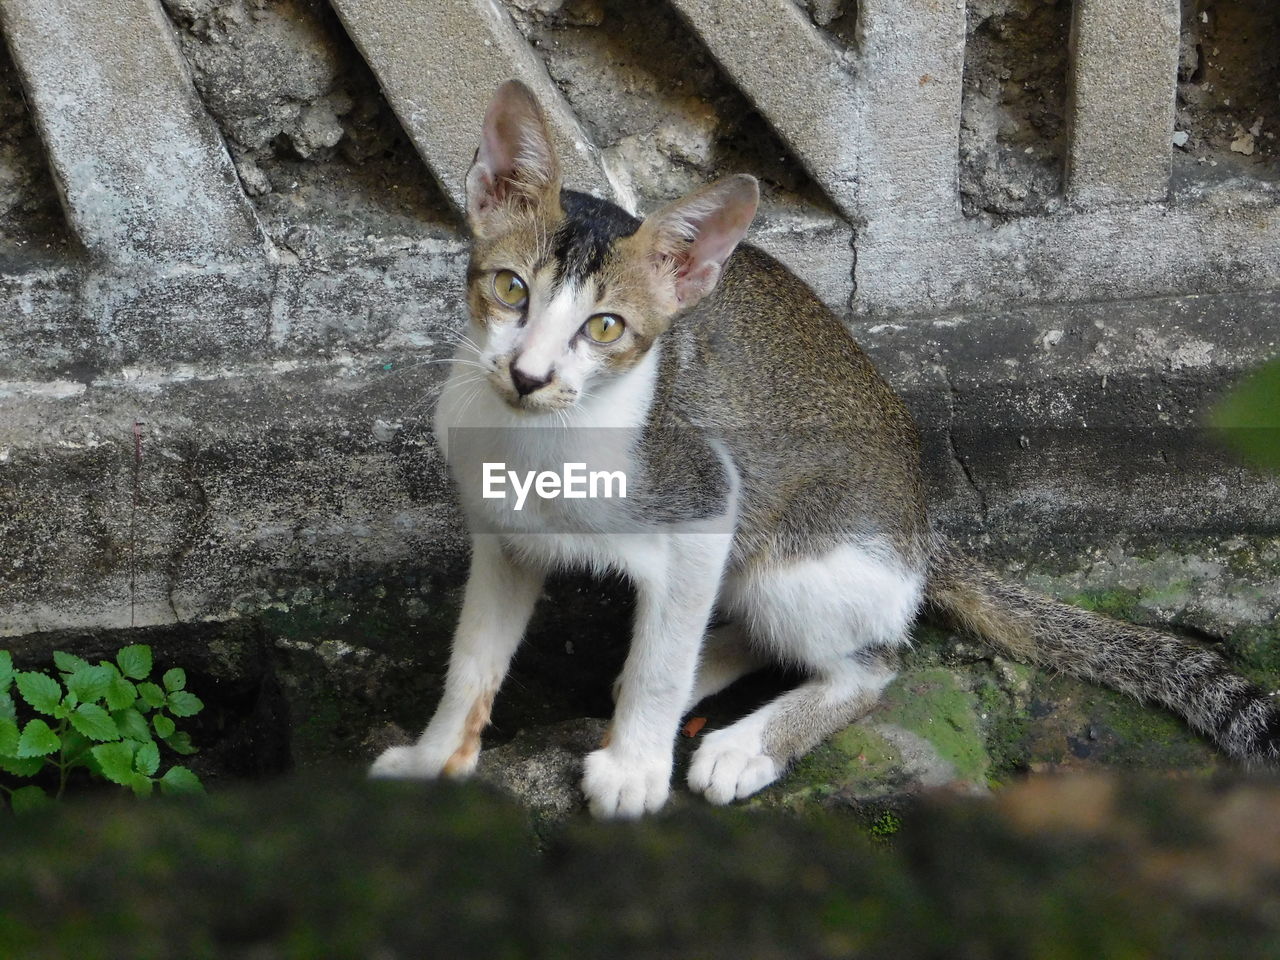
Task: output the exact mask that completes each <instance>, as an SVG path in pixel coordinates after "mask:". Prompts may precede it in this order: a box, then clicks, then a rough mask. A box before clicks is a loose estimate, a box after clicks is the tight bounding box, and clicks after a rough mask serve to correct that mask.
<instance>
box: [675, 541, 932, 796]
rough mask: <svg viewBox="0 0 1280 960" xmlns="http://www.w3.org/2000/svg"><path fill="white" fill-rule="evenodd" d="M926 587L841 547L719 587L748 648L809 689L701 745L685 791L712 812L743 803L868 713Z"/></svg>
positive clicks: (856, 549)
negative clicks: (801, 675)
mask: <svg viewBox="0 0 1280 960" xmlns="http://www.w3.org/2000/svg"><path fill="white" fill-rule="evenodd" d="M923 589H924V577H923V574H922V573H914V572H912V571H910V570H909V569H907V567H906V565H905V564H903V563H902V562H901V561H899V560H897V559H896V558H895V557H894V556H893V555H892V554H891V553H887V552H885V551H883V550H875V549H869V548H867V547H865V546H860V545H853V544H848V545H844V546H841V547H838V548H836V549H835V550H832V551H830V552H828V553H827V554H825V555H823V556H821V557H815V558H811V559H808V560H801V561H793V562H790V563H787V564H785V565H777V566H771V567H761V568H755V569H752V570H751V571H750V572H749V573H744V574H740V575H737V576H735V577H732V578H729V579H728V580H726V583H725V589H724V591H723V594H722V600H723V602H724V605H725V607H726V609H727V611H728V612H729V613H730V615H732V616H734V617H735V618H736V619H738V620H739V622H741V623H744V624H745V625H746V628H747V629H749V630H750V631H751V635H752V638H753V639H754V640H756V641H757V642H759V643H762V644H764V645H765V647H766V648H768V649H769V651H770V652H771V653H772V654H774V655H775V656H776V657H777V658H778V659H779V660H780V661H782V662H784V663H789V664H792V665H795V666H798V667H800V668H801V669H803V670H804V671H806V672H807V673H808V674H809V679H808V680H807V681H805V682H804V683H802V684H801V685H800V686H798V687H796V688H795V689H793V690H790V691H788V692H787V693H784V694H782V695H781V696H780V697H778V698H776V699H775V700H773V701H771V702H770V703H767V704H765V705H764V706H763V707H760V708H759V709H758V710H756V711H755V712H753V713H751V714H749V715H747V716H746V717H744V718H743V719H741V720H739V721H738V722H736V723H734V724H732V725H730V726H729V727H726V728H725V729H723V730H716V731H712V732H711V733H709V734H707V735H706V736H705V738H704V739H703V742H702V744H701V746H699V748H698V750H697V752H696V753H695V754H694V757H693V761H692V763H691V764H690V767H689V776H688V779H689V786H690V787H691V788H692V789H693V790H694V791H695V792H698V793H702V794H704V795H706V797H707V799H709V800H711V801H712V802H713V803H729V802H730V801H732V800H735V799H741V798H743V797H747V796H750V795H751V794H753V793H755V792H756V791H758V790H760V789H762V788H763V787H765V786H767V785H768V784H770V783H772V782H773V781H774V780H776V779H777V778H778V777H779V776H781V775H782V773H783V772H784V771H785V770H786V769H787V767H788V766H789V765H790V764H791V763H792V762H793V761H795V760H796V759H798V758H799V757H802V756H804V754H806V753H807V752H809V751H810V750H811V749H813V748H814V747H815V746H817V745H818V744H819V743H821V742H822V741H823V740H825V739H826V738H827V737H829V736H830V735H831V734H833V733H835V732H836V731H837V730H840V729H841V728H843V727H845V726H847V725H848V724H850V723H852V722H853V721H854V720H856V719H858V717H860V716H862V715H864V714H865V713H867V712H868V711H869V710H870V709H871V708H872V707H873V706H874V705H875V703H876V701H877V699H879V696H880V693H881V691H882V690H884V688H885V687H886V686H887V685H888V683H889V682H890V681H891V680H892V679H893V677H894V669H895V661H896V656H895V653H894V648H896V647H898V646H899V645H901V644H903V643H905V642H906V640H907V636H908V631H909V630H910V627H911V624H912V623H913V622H914V620H915V617H916V613H917V611H918V610H919V607H920V602H921V598H922V596H923Z"/></svg>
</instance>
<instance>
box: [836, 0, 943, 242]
mask: <svg viewBox="0 0 1280 960" xmlns="http://www.w3.org/2000/svg"><path fill="white" fill-rule="evenodd" d="M858 36H859V39H860V43H859V49H858V51H857V58H856V69H857V76H858V80H857V93H858V102H859V105H860V107H861V110H862V124H861V126H860V127H859V136H860V138H861V142H860V143H859V144H858V149H859V151H860V152H861V155H862V161H861V165H860V170H861V171H862V178H861V183H860V193H861V198H862V212H863V215H864V216H865V217H866V219H867V220H885V219H893V220H900V219H919V220H935V221H948V220H954V219H956V218H957V217H959V215H960V192H959V187H958V159H959V154H960V122H959V118H960V97H961V86H962V83H963V79H964V40H965V5H964V2H963V0H931V2H929V3H920V2H915V0H906V2H904V0H861V2H860V3H859V5H858Z"/></svg>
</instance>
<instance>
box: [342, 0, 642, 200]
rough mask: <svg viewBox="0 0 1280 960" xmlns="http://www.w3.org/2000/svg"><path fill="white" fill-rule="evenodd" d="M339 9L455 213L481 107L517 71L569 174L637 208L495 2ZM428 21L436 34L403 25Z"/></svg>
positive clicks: (356, 0)
mask: <svg viewBox="0 0 1280 960" xmlns="http://www.w3.org/2000/svg"><path fill="white" fill-rule="evenodd" d="M334 8H335V9H336V10H337V11H338V13H339V15H340V16H341V17H342V20H343V23H344V24H345V25H346V27H347V30H348V31H349V32H350V34H351V37H352V39H353V40H355V42H356V45H357V46H358V47H359V48H360V51H361V53H363V54H364V57H365V59H366V60H367V61H368V62H369V64H370V66H371V67H372V68H373V71H374V73H376V74H377V75H378V79H379V81H380V82H381V84H382V88H383V90H384V91H385V93H386V96H387V99H388V101H389V102H390V103H391V105H392V107H393V108H395V110H396V112H397V114H398V115H399V117H400V120H401V122H402V123H403V124H404V126H405V129H406V131H407V132H408V133H409V136H410V137H411V138H412V139H413V141H414V143H415V145H416V146H417V148H418V151H419V153H421V154H422V156H423V157H424V158H425V159H426V161H427V163H428V164H430V166H431V169H432V171H433V172H434V173H435V175H436V178H437V179H438V180H439V181H440V183H441V184H442V185H443V186H444V188H445V191H446V193H447V194H448V195H449V197H450V198H451V199H452V200H453V202H454V204H455V206H457V207H458V208H459V209H462V208H463V207H465V205H466V199H465V195H464V194H465V190H464V178H465V177H466V173H467V169H468V168H469V167H470V166H471V160H472V157H473V156H474V154H475V144H476V131H477V130H479V129H480V122H481V120H482V119H483V118H484V111H485V107H486V106H487V105H488V103H489V98H490V97H492V96H493V91H494V90H496V89H497V88H498V86H499V85H500V84H501V83H503V82H504V81H506V80H509V79H511V78H512V77H515V78H517V79H520V80H522V81H524V82H525V83H526V84H527V85H528V86H529V87H530V88H531V89H532V90H533V91H534V92H535V94H537V96H538V99H539V101H540V102H541V103H542V106H543V109H544V111H545V112H546V113H547V117H548V119H549V121H550V123H551V126H552V128H553V130H554V132H555V135H556V140H557V145H558V146H559V148H560V157H561V164H562V165H563V168H564V171H565V176H566V178H567V179H570V180H572V181H573V182H575V183H578V184H581V185H582V188H583V189H587V190H590V191H592V192H595V193H597V194H600V195H602V196H609V197H610V198H611V199H614V200H616V201H618V202H619V203H620V204H621V205H622V206H624V207H627V208H628V209H635V196H634V194H633V193H632V190H631V188H630V185H629V184H628V182H627V180H626V177H625V174H624V173H623V172H622V171H619V170H616V169H605V168H604V167H603V166H602V165H601V163H600V157H599V155H598V153H597V151H596V148H595V146H594V145H593V144H592V143H591V141H590V139H589V138H588V137H587V136H586V134H585V133H584V132H583V130H582V128H581V127H580V125H579V124H578V120H577V118H576V117H575V116H574V114H573V112H572V110H570V109H569V108H568V106H567V105H566V104H565V102H564V100H563V98H562V97H561V95H560V94H559V92H558V91H557V90H556V89H555V87H554V86H553V85H552V84H551V83H550V82H549V80H548V79H547V76H546V73H545V72H544V71H543V70H542V68H541V64H540V63H539V62H538V58H537V57H536V56H535V55H534V54H533V52H532V51H531V50H530V49H529V47H528V46H527V45H526V44H525V42H524V39H523V37H522V36H521V35H520V32H519V31H518V30H517V29H516V27H515V25H514V24H513V23H512V22H511V19H510V17H509V16H508V15H507V14H506V12H505V10H504V9H503V8H502V7H501V6H499V4H498V2H497V0H448V2H445V3H439V2H436V3H429V2H426V0H390V2H387V0H336V2H335V3H334ZM427 23H430V24H431V29H430V30H417V29H406V24H427Z"/></svg>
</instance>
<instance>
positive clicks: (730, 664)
mask: <svg viewBox="0 0 1280 960" xmlns="http://www.w3.org/2000/svg"><path fill="white" fill-rule="evenodd" d="M769 662H770V661H769V658H768V657H766V656H765V655H764V654H762V653H761V652H760V651H758V650H756V649H755V648H754V647H752V646H751V644H750V643H749V642H748V640H747V637H746V634H745V633H744V632H743V630H742V628H741V627H740V626H739V625H738V624H736V623H726V624H722V625H721V626H718V627H716V628H715V629H714V630H712V631H710V632H709V633H708V634H707V638H706V640H704V641H703V643H702V651H701V653H700V654H699V657H698V673H697V675H696V677H695V678H694V685H693V693H692V694H690V695H689V700H688V702H687V703H686V704H685V708H684V711H685V713H688V712H689V711H690V710H692V709H693V708H694V707H696V706H697V705H698V704H699V703H701V702H702V701H703V700H705V699H707V697H711V696H714V695H715V694H717V693H719V692H720V691H721V690H724V689H725V688H726V687H728V686H730V685H732V684H733V683H734V682H735V681H737V680H740V679H741V678H742V677H745V676H746V675H747V674H749V673H755V672H756V671H757V670H760V669H763V668H764V667H765V666H767V665H768V664H769Z"/></svg>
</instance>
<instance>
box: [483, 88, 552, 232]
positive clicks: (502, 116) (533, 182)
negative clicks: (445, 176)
mask: <svg viewBox="0 0 1280 960" xmlns="http://www.w3.org/2000/svg"><path fill="white" fill-rule="evenodd" d="M552 144H553V141H552V139H551V131H550V130H549V129H548V127H547V121H546V118H545V117H544V116H543V114H542V108H541V107H540V106H538V101H537V100H535V99H534V96H533V94H532V93H531V92H530V91H529V88H528V87H526V86H525V85H524V84H523V83H521V82H520V81H518V80H508V81H507V82H506V83H504V84H503V85H502V86H500V87H499V88H498V90H497V92H496V93H495V94H494V95H493V99H492V100H491V101H490V102H489V109H488V110H487V111H486V112H485V115H484V127H483V130H482V131H481V134H480V147H479V149H478V150H476V158H475V161H474V162H473V163H472V164H471V169H470V170H468V171H467V221H468V223H470V225H471V229H472V230H473V231H474V232H475V234H476V235H477V236H481V237H483V236H493V235H495V234H498V233H501V232H503V231H504V230H505V229H506V227H507V226H509V224H510V219H511V217H512V215H513V214H517V213H519V212H521V211H522V210H525V209H529V208H532V207H536V206H538V205H539V204H541V203H544V202H545V201H547V200H548V199H554V198H556V197H558V196H559V193H560V163H559V161H558V159H557V158H556V151H555V147H554V146H553V145H552Z"/></svg>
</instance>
